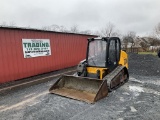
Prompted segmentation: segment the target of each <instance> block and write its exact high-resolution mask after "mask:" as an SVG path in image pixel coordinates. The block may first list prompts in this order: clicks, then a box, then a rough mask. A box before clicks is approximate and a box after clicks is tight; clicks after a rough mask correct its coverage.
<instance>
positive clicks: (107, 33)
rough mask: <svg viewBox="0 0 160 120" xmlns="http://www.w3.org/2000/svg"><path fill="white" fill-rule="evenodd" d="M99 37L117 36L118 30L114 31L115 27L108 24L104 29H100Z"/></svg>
mask: <svg viewBox="0 0 160 120" xmlns="http://www.w3.org/2000/svg"><path fill="white" fill-rule="evenodd" d="M101 36H105V37H112V36H119V33H118V30H116V29H115V25H114V24H112V23H110V22H109V23H108V24H107V25H106V26H105V27H104V28H102V30H101Z"/></svg>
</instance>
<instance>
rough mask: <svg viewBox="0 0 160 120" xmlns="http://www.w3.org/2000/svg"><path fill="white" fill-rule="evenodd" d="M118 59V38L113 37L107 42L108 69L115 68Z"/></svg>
mask: <svg viewBox="0 0 160 120" xmlns="http://www.w3.org/2000/svg"><path fill="white" fill-rule="evenodd" d="M119 59H120V40H119V38H116V37H113V38H110V39H109V44H108V61H107V62H108V65H107V67H108V68H109V69H110V70H113V69H115V68H116V67H117V66H118V62H119Z"/></svg>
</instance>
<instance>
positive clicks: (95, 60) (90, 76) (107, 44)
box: [49, 37, 129, 103]
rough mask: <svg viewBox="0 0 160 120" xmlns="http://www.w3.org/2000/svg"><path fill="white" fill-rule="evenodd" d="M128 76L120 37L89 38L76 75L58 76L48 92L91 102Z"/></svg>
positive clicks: (106, 93)
mask: <svg viewBox="0 0 160 120" xmlns="http://www.w3.org/2000/svg"><path fill="white" fill-rule="evenodd" d="M75 57H76V56H75ZM128 79H129V74H128V56H127V54H126V52H124V51H122V50H121V42H120V39H119V38H118V37H103V38H89V39H88V46H87V53H86V59H85V60H83V61H81V62H80V63H79V64H78V66H77V72H76V74H74V75H72V76H71V75H63V76H61V77H60V78H59V79H58V80H57V81H56V82H55V83H54V84H53V85H52V86H51V88H50V89H49V92H50V93H54V94H57V95H61V96H65V97H69V98H72V99H77V100H81V101H85V102H88V103H94V102H96V101H98V100H100V99H102V98H104V97H106V96H107V95H108V92H109V91H112V90H114V89H115V88H117V87H118V86H120V85H122V84H124V83H125V82H126V81H127V80H128Z"/></svg>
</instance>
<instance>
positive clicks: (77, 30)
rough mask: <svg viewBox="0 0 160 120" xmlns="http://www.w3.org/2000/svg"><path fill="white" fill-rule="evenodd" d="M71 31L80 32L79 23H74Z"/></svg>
mask: <svg viewBox="0 0 160 120" xmlns="http://www.w3.org/2000/svg"><path fill="white" fill-rule="evenodd" d="M70 32H72V33H78V32H79V29H78V25H73V26H72V27H71V28H70Z"/></svg>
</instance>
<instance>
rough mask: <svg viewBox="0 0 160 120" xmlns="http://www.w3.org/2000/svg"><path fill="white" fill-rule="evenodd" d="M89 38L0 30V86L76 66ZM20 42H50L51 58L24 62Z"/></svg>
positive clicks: (83, 55) (26, 59)
mask: <svg viewBox="0 0 160 120" xmlns="http://www.w3.org/2000/svg"><path fill="white" fill-rule="evenodd" d="M88 37H95V36H90V35H80V34H69V33H60V32H49V31H40V30H39V31H38V30H37V31H36V30H27V29H16V28H15V29H10V28H0V83H4V82H8V81H13V80H17V79H21V78H26V77H30V76H34V75H37V74H42V73H46V72H50V71H54V70H59V69H63V68H67V67H71V66H75V65H77V64H78V63H79V62H80V61H81V60H82V59H84V58H85V56H86V47H87V38H88ZM22 39H50V46H51V55H50V56H41V57H33V58H24V55H23V47H22Z"/></svg>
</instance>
